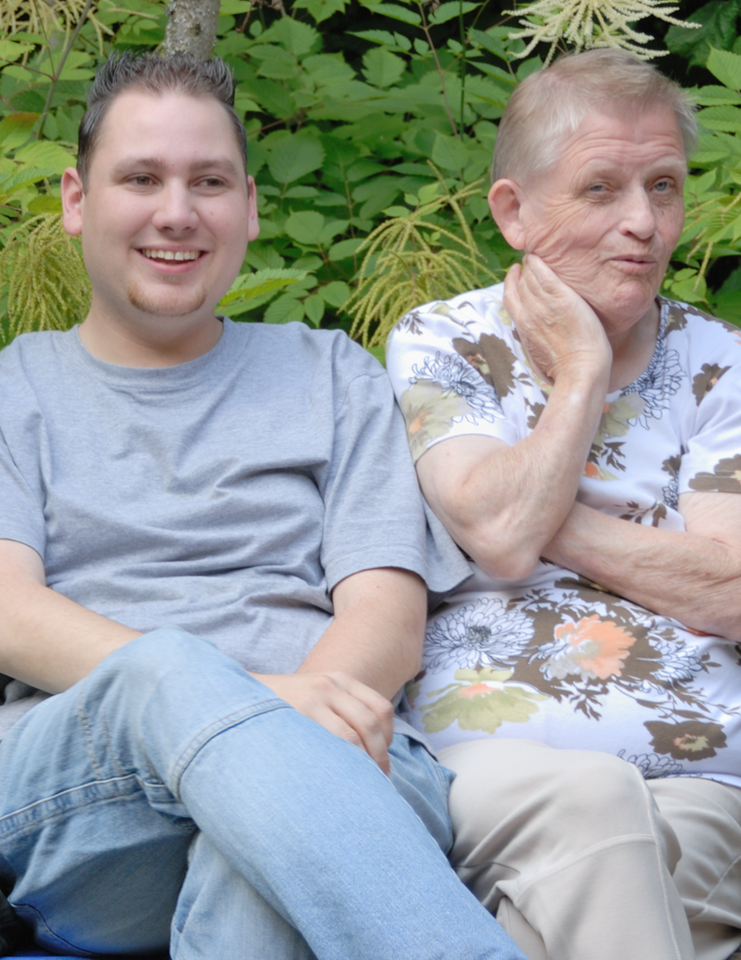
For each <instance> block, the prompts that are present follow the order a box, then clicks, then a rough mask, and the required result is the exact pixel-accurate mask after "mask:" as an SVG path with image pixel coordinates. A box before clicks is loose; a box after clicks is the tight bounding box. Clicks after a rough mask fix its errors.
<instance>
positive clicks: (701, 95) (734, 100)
mask: <svg viewBox="0 0 741 960" xmlns="http://www.w3.org/2000/svg"><path fill="white" fill-rule="evenodd" d="M692 101H693V103H697V104H698V105H699V106H701V107H718V106H722V105H723V104H741V94H739V93H737V92H736V91H735V90H729V88H728V87H700V89H699V90H698V91H697V92H696V93H695V94H694V96H693V97H692Z"/></svg>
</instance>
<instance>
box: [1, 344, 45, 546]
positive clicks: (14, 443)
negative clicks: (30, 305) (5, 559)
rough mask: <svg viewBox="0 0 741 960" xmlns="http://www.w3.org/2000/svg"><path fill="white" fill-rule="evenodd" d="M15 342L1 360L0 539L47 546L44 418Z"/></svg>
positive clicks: (7, 348) (28, 544)
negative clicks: (42, 455) (41, 464)
mask: <svg viewBox="0 0 741 960" xmlns="http://www.w3.org/2000/svg"><path fill="white" fill-rule="evenodd" d="M14 346H15V345H14V344H11V346H10V347H6V350H5V351H3V353H4V354H5V353H6V351H7V355H6V356H3V364H2V365H0V539H2V540H16V541H18V542H19V543H25V544H26V545H27V546H29V547H32V548H33V549H34V550H35V551H36V552H37V553H38V554H39V555H40V556H41V557H43V556H44V551H45V549H46V525H45V521H44V505H43V493H42V490H41V484H40V475H39V469H38V458H39V456H40V449H41V448H42V447H43V438H42V436H41V432H42V430H43V417H41V415H40V412H39V410H38V408H37V405H36V402H35V397H34V395H33V392H32V391H31V390H30V389H29V388H28V384H27V383H26V381H25V378H24V376H23V371H22V367H21V364H20V363H19V362H17V357H16V353H17V351H15V350H13V347H14Z"/></svg>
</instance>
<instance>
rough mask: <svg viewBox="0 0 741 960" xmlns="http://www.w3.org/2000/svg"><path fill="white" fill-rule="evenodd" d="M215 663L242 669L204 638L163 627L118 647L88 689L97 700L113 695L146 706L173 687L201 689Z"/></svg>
mask: <svg viewBox="0 0 741 960" xmlns="http://www.w3.org/2000/svg"><path fill="white" fill-rule="evenodd" d="M216 661H226V665H227V667H229V666H231V667H232V668H233V669H237V670H239V669H240V668H239V667H238V665H237V664H236V663H234V662H233V661H231V660H229V659H228V658H227V657H225V656H224V655H223V654H221V653H220V652H219V651H218V650H217V649H216V647H215V646H214V645H213V644H212V643H211V642H210V641H208V640H205V639H203V638H202V637H197V636H194V635H193V634H190V633H187V632H186V631H185V630H181V629H180V628H179V627H162V628H160V629H158V630H154V631H152V632H150V633H146V634H143V635H142V636H141V637H137V638H136V639H135V640H131V641H130V642H129V643H127V644H126V645H125V646H123V647H119V649H118V650H115V651H114V652H113V653H112V654H110V656H108V657H107V658H106V659H105V660H104V661H103V662H102V663H100V664H99V665H98V667H97V668H96V669H95V670H94V671H93V672H92V673H91V674H90V676H89V678H88V680H87V681H86V683H85V685H86V687H87V688H88V696H90V695H92V696H93V697H94V698H97V697H98V696H103V695H104V692H105V693H110V692H114V693H115V695H116V697H119V698H128V697H135V698H136V700H137V702H139V703H142V702H146V701H147V700H148V699H149V698H150V697H152V696H161V695H162V693H163V692H164V691H165V690H166V689H167V688H170V687H173V686H177V687H179V688H181V689H188V688H189V687H191V685H192V684H195V685H196V686H199V685H201V684H202V683H203V678H204V677H205V676H209V675H210V674H211V673H212V671H213V666H214V663H215V662H216Z"/></svg>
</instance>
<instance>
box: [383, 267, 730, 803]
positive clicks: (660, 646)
mask: <svg viewBox="0 0 741 960" xmlns="http://www.w3.org/2000/svg"><path fill="white" fill-rule="evenodd" d="M502 293H503V287H502V285H501V284H500V285H497V286H494V287H490V288H488V289H484V290H476V291H472V292H470V293H465V294H462V295H461V296H459V297H456V298H454V299H453V300H450V301H447V302H438V303H432V304H428V305H426V306H423V307H420V308H418V309H416V310H414V311H412V312H411V313H410V314H408V315H407V316H406V317H404V319H403V320H402V321H401V322H400V323H399V324H398V325H397V327H396V328H395V330H394V331H393V332H392V334H391V337H390V340H389V344H388V349H387V359H388V370H389V374H390V376H391V380H392V383H393V385H394V390H395V391H396V395H397V399H398V401H399V405H400V406H401V409H402V411H403V413H404V417H405V419H406V424H407V432H408V437H409V443H410V446H411V449H412V453H413V456H414V458H415V460H416V459H417V458H419V457H420V456H421V455H422V454H423V453H424V452H425V450H427V449H428V448H429V447H430V446H432V445H433V444H435V443H439V442H440V441H443V440H446V439H448V438H449V437H456V436H461V435H465V434H477V435H485V436H491V437H495V438H497V439H500V440H503V441H505V442H506V443H508V444H510V445H513V444H515V443H517V442H518V441H519V440H521V439H522V438H523V437H525V436H527V435H528V433H530V432H531V431H532V430H533V428H534V427H535V425H536V424H537V422H538V418H539V416H540V415H541V413H542V411H543V409H544V406H545V403H546V401H547V399H548V392H549V385H548V384H547V383H545V382H543V381H542V380H540V379H539V378H538V376H537V375H536V374H535V372H534V371H533V370H532V369H531V367H530V366H529V364H528V362H527V360H526V358H525V355H524V353H523V351H522V349H521V346H520V343H519V341H518V340H517V338H516V336H515V334H514V331H513V328H512V324H511V320H510V318H509V317H508V315H507V313H506V311H505V310H504V307H503V305H502ZM660 305H661V322H660V329H659V335H658V338H657V343H656V348H655V351H654V354H653V357H652V359H651V361H650V363H649V365H648V367H647V369H646V370H645V371H644V373H643V374H642V375H641V376H640V377H639V378H638V379H637V380H636V381H635V382H634V383H632V384H631V385H630V386H628V387H626V388H625V389H624V390H620V391H616V392H614V393H611V394H609V395H608V397H607V399H606V403H605V409H604V413H603V415H602V419H601V422H600V425H599V428H598V430H597V433H596V436H595V438H594V442H593V444H592V448H591V451H590V453H589V456H588V459H587V463H586V464H585V468H584V475H583V477H582V480H581V483H580V486H579V491H578V495H577V499H578V500H579V501H581V502H582V503H585V504H587V505H589V506H590V507H593V508H595V509H598V510H601V511H603V512H605V513H607V514H609V515H611V516H614V517H619V518H621V519H623V520H624V521H625V522H626V523H641V524H646V525H649V526H655V527H662V528H665V529H671V530H683V529H684V521H683V518H682V516H681V514H680V513H679V512H678V510H677V501H678V497H679V495H680V494H682V493H688V492H692V491H719V492H728V493H741V330H738V329H737V328H735V327H731V326H730V325H728V324H726V323H724V322H723V321H721V320H717V319H715V318H714V317H710V316H707V315H706V314H703V313H701V312H699V311H698V310H697V309H695V308H694V307H689V306H687V305H686V304H681V303H676V302H672V301H667V300H661V301H660ZM404 709H405V711H406V714H407V719H408V720H410V722H411V723H413V724H414V726H416V727H418V728H419V729H420V730H422V731H424V732H425V733H426V734H427V735H428V736H429V737H430V739H431V740H432V743H433V745H434V746H436V747H437V748H438V749H442V748H443V747H447V746H450V745H452V744H454V743H458V742H460V741H462V740H467V739H476V738H481V737H489V736H500V737H510V738H512V737H521V738H524V739H529V740H537V741H540V742H541V743H547V744H550V745H552V746H555V747H565V748H578V749H592V750H601V751H606V752H610V753H614V754H616V755H617V756H619V757H622V758H623V759H625V760H628V761H629V762H631V763H634V764H636V766H638V767H639V769H640V770H641V771H642V772H643V774H644V776H645V777H664V776H675V775H677V774H690V775H693V774H694V775H701V776H706V777H710V778H712V779H715V780H719V781H721V782H726V783H731V784H734V785H736V786H741V646H740V645H735V644H733V643H731V642H729V641H727V640H724V639H722V638H720V637H713V636H708V635H704V634H699V633H697V632H696V631H694V630H690V629H688V628H686V627H684V626H683V625H682V624H681V623H679V622H678V621H676V620H673V619H671V618H669V617H663V616H659V615H658V614H655V613H653V612H652V611H650V610H647V609H645V608H644V607H641V606H639V605H638V604H635V603H632V602H630V601H628V600H625V599H623V598H622V597H619V596H616V595H615V594H612V593H610V592H609V591H607V590H606V589H604V588H603V587H601V586H600V585H599V584H596V583H591V582H589V581H587V580H585V579H584V578H582V577H580V576H578V575H577V574H575V573H573V572H572V571H570V570H567V569H563V568H559V567H558V566H556V565H555V564H553V563H550V562H547V561H541V562H540V563H539V564H538V566H537V567H536V569H535V570H534V571H533V573H532V574H531V575H530V576H529V577H527V578H526V579H524V580H522V581H520V582H512V581H499V580H496V579H493V578H491V577H488V576H487V575H486V574H484V572H483V571H482V570H480V569H479V568H477V567H476V566H475V565H474V576H473V578H472V579H471V580H469V581H467V583H466V584H464V587H463V588H462V589H461V590H459V591H458V593H457V594H455V595H454V596H453V597H452V598H450V599H449V602H448V603H447V604H446V605H445V606H444V607H443V608H441V610H440V611H438V613H437V615H436V616H435V617H433V618H432V620H431V621H430V623H429V625H428V629H427V639H426V645H425V653H424V660H423V665H422V670H421V672H420V674H419V675H418V676H417V677H416V678H415V680H414V681H412V682H411V683H410V684H409V685H408V687H407V691H406V697H405V703H404Z"/></svg>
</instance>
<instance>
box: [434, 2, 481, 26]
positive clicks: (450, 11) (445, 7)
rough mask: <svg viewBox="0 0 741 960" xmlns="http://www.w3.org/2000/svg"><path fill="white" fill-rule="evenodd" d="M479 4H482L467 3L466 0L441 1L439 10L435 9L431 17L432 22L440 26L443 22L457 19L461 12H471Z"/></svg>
mask: <svg viewBox="0 0 741 960" xmlns="http://www.w3.org/2000/svg"><path fill="white" fill-rule="evenodd" d="M478 6H480V4H478V3H467V2H466V0H463V2H459V0H449V2H448V3H441V4H440V6H439V7H438V8H437V10H435V12H434V13H433V14H432V16H431V17H430V23H432V24H434V25H435V26H439V25H440V24H441V23H447V22H448V20H453V19H455V17H457V16H458V15H459V14H460V13H469V12H470V11H471V10H475V9H476V7H478Z"/></svg>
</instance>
